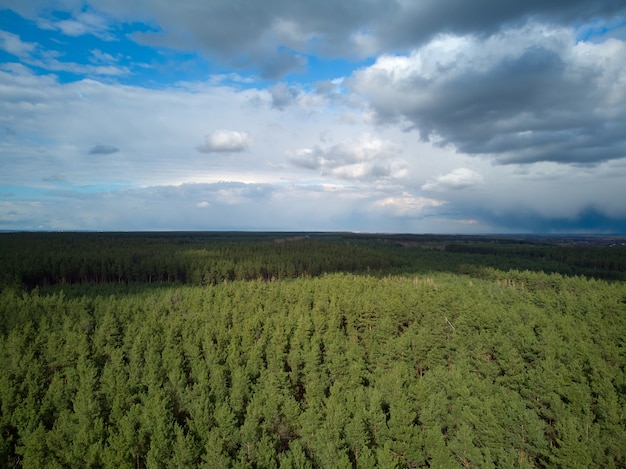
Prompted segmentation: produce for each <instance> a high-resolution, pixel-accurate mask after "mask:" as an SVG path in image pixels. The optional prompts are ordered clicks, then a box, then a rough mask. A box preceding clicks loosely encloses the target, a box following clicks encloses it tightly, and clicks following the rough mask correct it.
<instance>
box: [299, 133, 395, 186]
mask: <svg viewBox="0 0 626 469" xmlns="http://www.w3.org/2000/svg"><path fill="white" fill-rule="evenodd" d="M399 153H401V148H400V147H399V146H398V145H396V144H394V143H392V142H390V141H385V140H381V139H378V138H369V137H367V136H366V137H362V138H361V139H358V140H352V141H346V142H341V143H338V144H335V145H331V146H314V147H313V148H301V149H299V150H297V151H295V152H291V153H290V155H289V160H290V161H291V163H292V164H294V165H295V166H299V167H302V168H306V169H313V170H317V171H319V172H320V174H322V175H324V174H328V175H332V176H335V177H339V178H343V179H378V178H386V177H394V178H399V177H402V176H404V175H405V174H406V171H405V164H404V162H403V161H402V160H400V159H398V155H399Z"/></svg>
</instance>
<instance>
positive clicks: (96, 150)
mask: <svg viewBox="0 0 626 469" xmlns="http://www.w3.org/2000/svg"><path fill="white" fill-rule="evenodd" d="M118 151H120V149H119V148H117V147H116V146H113V145H101V144H98V145H94V146H93V147H91V148H90V150H89V154H90V155H111V154H113V153H117V152H118Z"/></svg>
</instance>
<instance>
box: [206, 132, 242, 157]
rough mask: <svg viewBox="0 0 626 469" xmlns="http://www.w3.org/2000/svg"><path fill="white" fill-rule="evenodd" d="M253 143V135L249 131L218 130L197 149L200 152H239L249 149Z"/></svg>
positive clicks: (207, 137)
mask: <svg viewBox="0 0 626 469" xmlns="http://www.w3.org/2000/svg"><path fill="white" fill-rule="evenodd" d="M251 143H252V137H250V135H249V134H248V133H247V132H239V131H236V130H216V131H215V132H213V133H212V134H210V135H207V136H206V137H205V139H204V143H202V144H200V145H198V146H197V147H196V149H197V150H198V151H199V152H200V153H238V152H242V151H245V150H247V149H248V148H249V147H250V145H251Z"/></svg>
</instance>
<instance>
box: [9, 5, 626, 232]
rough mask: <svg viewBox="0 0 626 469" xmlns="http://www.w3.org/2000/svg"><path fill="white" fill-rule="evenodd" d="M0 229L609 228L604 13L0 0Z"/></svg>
mask: <svg viewBox="0 0 626 469" xmlns="http://www.w3.org/2000/svg"><path fill="white" fill-rule="evenodd" d="M0 230H104V231H109V230H112V231H125V230H129V231H137V230H255V231H256V230H263V231H268V230H269V231H361V232H379V233H392V232H393V233H399V232H401V233H467V234H472V233H481V234H488V233H551V234H561V233H568V234H569V233H580V234H625V233H626V2H624V1H623V0H593V1H584V0H567V1H564V0H527V1H524V2H521V1H520V2H505V1H502V0H474V1H471V2H469V1H465V0H420V1H417V0H342V1H337V0H315V1H308V0H300V1H298V0H264V1H262V2H261V1H258V0H209V1H207V0H179V1H176V2H171V1H165V0H133V1H132V2H131V1H128V0H91V1H84V0H28V1H24V0H0Z"/></svg>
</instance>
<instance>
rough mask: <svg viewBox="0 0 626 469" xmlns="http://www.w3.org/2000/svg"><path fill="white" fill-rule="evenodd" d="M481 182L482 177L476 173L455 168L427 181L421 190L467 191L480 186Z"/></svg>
mask: <svg viewBox="0 0 626 469" xmlns="http://www.w3.org/2000/svg"><path fill="white" fill-rule="evenodd" d="M482 182H483V177H482V176H481V175H480V174H478V173H477V172H476V171H472V170H471V169H467V168H457V169H454V170H452V171H451V172H449V173H448V174H444V175H442V176H437V177H436V178H434V179H431V180H429V181H428V182H427V183H426V184H424V185H423V186H422V190H425V191H445V190H448V189H452V190H458V189H467V188H468V187H472V186H475V185H477V184H481V183H482Z"/></svg>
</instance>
